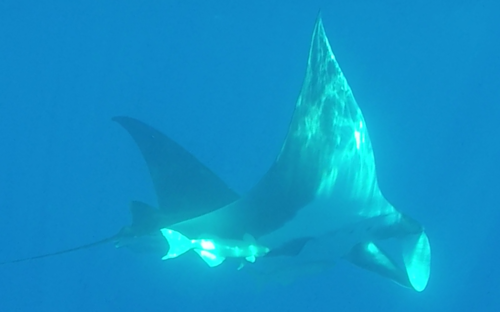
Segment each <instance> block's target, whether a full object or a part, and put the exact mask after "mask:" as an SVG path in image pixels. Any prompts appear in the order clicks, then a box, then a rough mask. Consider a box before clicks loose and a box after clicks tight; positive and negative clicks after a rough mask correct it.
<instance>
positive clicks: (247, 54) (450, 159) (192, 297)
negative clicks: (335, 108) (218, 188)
mask: <svg viewBox="0 0 500 312" xmlns="http://www.w3.org/2000/svg"><path fill="white" fill-rule="evenodd" d="M437 2H438V1H430V0H422V1H413V2H402V1H396V0H385V1H368V0H365V1H359V0H357V1H318V0H316V1H285V0H280V1H278V0H276V1H272V0H265V1H264V0H258V1H246V2H243V1H189V0H184V1H180V0H179V1H177V0H162V1H102V0H100V1H96V0H87V1H23V0H15V1H14V0H6V1H0V211H1V213H2V217H1V218H0V246H1V247H0V261H4V260H9V259H15V258H20V257H27V256H31V255H37V254H40V253H45V252H52V251H56V250H59V249H64V248H70V247H73V246H75V245H79V244H84V243H88V242H91V241H95V240H98V239H101V238H103V237H107V236H110V235H113V234H114V233H115V232H117V231H118V230H119V229H120V227H121V226H123V225H125V224H127V223H128V222H129V221H130V216H129V212H128V204H129V201H130V200H131V199H140V200H143V201H146V202H149V203H151V204H154V203H155V200H156V198H155V194H154V192H153V188H152V184H151V182H150V178H149V175H148V171H147V168H146V166H145V163H144V161H143V159H142V157H141V155H140V153H139V151H138V149H137V148H136V146H135V145H134V143H133V141H132V140H131V139H130V137H129V136H128V134H127V133H126V132H125V131H123V129H121V128H120V127H119V126H118V125H117V124H115V123H114V122H112V121H111V117H113V116H116V115H129V116H133V117H136V118H139V119H141V120H143V121H145V122H147V123H149V124H151V125H154V126H155V127H158V128H159V129H161V130H162V131H163V132H164V133H166V134H168V135H169V136H170V137H172V138H174V139H175V140H176V141H178V142H179V143H181V144H182V145H183V146H185V147H186V148H187V149H188V150H189V151H191V152H192V153H193V154H195V155H196V156H197V157H198V158H199V159H200V160H202V161H203V162H204V163H205V164H207V165H208V166H209V167H210V168H212V169H213V170H214V171H215V172H216V173H217V174H219V175H220V176H221V177H222V178H223V179H224V180H225V181H226V182H227V183H228V184H229V185H231V186H232V187H233V188H235V189H236V190H237V191H239V192H245V191H247V190H248V189H249V188H250V187H251V186H252V185H254V183H256V182H257V181H258V179H259V178H260V177H261V176H262V175H263V174H264V173H265V171H266V170H267V168H268V167H269V165H270V164H271V162H272V161H273V159H274V157H275V156H276V155H277V153H278V151H279V148H280V145H281V142H282V141H283V139H284V136H285V134H286V130H287V126H288V123H289V120H290V117H291V114H292V110H293V107H294V104H295V100H296V97H297V95H298V93H299V90H300V86H301V83H302V79H303V75H304V71H305V65H306V58H307V53H308V48H309V40H310V35H311V32H312V29H313V25H314V20H315V17H316V14H317V12H318V10H319V8H322V12H323V20H324V24H325V28H326V31H327V34H328V36H329V38H330V42H331V44H332V48H333V50H334V53H335V54H336V56H337V59H338V61H339V62H340V65H341V66H342V68H343V71H344V73H345V75H346V76H347V79H348V80H349V83H350V85H351V87H352V89H353V91H354V94H355V96H356V98H357V100H358V103H359V105H360V106H361V109H362V110H363V113H364V116H365V119H366V121H367V123H368V126H369V130H370V136H371V139H372V143H373V145H374V150H375V157H376V161H377V168H378V176H379V182H380V186H381V189H382V191H383V192H384V194H385V195H386V197H387V198H388V199H389V200H390V201H391V202H392V203H393V204H394V205H395V206H396V207H398V209H399V210H401V211H403V212H406V213H408V214H410V215H412V216H413V217H415V218H416V219H418V220H419V221H420V222H421V223H423V224H424V225H425V227H426V232H427V234H428V235H429V237H430V239H431V244H432V248H433V263H432V273H431V279H430V281H429V285H428V288H427V289H426V290H425V291H424V292H423V293H416V292H414V291H411V290H407V289H404V288H401V287H399V286H398V285H396V284H394V283H392V282H390V281H387V280H385V279H382V278H380V277H378V276H375V275H373V274H370V273H368V272H365V271H362V270H359V269H357V268H355V267H352V266H351V265H349V264H347V263H339V265H338V266H337V267H335V268H334V269H333V270H332V271H331V272H329V273H326V274H323V275H319V276H312V277H309V278H305V279H302V280H300V281H299V282H296V283H294V284H292V285H290V286H279V285H270V286H268V287H266V288H264V289H261V290H258V289H257V288H256V287H255V285H254V283H253V282H252V279H250V278H248V277H246V276H244V275H243V274H241V272H235V271H234V270H233V269H229V268H227V267H224V266H221V267H218V268H216V269H209V268H208V267H207V266H206V265H205V264H204V263H202V262H201V261H197V259H194V260H192V259H189V258H186V259H185V261H183V260H182V258H179V259H177V260H179V261H174V260H172V261H171V262H162V261H160V259H158V258H157V257H152V256H151V255H147V254H144V255H143V254H136V253H132V252H130V251H129V250H126V249H119V250H116V249H114V247H113V246H110V245H106V246H101V247H97V248H94V249H91V250H86V251H81V252H77V253H72V254H68V255H64V256H59V257H54V258H48V259H43V260H39V261H33V262H28V263H19V264H14V265H8V266H1V267H0V276H1V278H0V311H2V312H3V311H19V312H21V311H76V312H78V311H141V312H149V311H218V312H220V311H242V312H244V311H384V312H387V311H472V310H474V311H499V310H500V288H499V286H498V281H499V280H500V271H499V269H498V265H497V263H498V261H499V260H500V256H499V251H498V246H499V240H498V236H499V235H500V230H499V229H498V227H499V225H500V210H499V204H500V203H499V200H498V198H497V196H496V195H497V194H498V192H500V190H499V189H500V188H499V186H500V183H499V182H498V179H497V176H498V175H499V174H500V166H499V165H498V159H499V158H500V144H499V143H500V138H499V134H500V130H499V128H498V121H499V120H500V105H499V103H500V88H499V87H498V86H499V85H500V58H499V57H498V55H500V18H499V12H500V4H497V3H498V1H493V0H485V1H480V0H475V1H472V0H469V1H467V0H464V1H439V4H437Z"/></svg>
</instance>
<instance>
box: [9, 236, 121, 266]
mask: <svg viewBox="0 0 500 312" xmlns="http://www.w3.org/2000/svg"><path fill="white" fill-rule="evenodd" d="M116 238H117V237H116V235H115V236H112V237H109V238H105V239H102V240H100V241H97V242H93V243H90V244H86V245H81V246H78V247H73V248H69V249H64V250H60V251H56V252H51V253H47V254H43V255H38V256H34V257H27V258H20V259H15V260H9V261H3V262H0V265H4V264H11V263H19V262H26V261H31V260H38V259H43V258H48V257H53V256H58V255H62V254H67V253H70V252H74V251H78V250H82V249H88V248H92V247H96V246H99V245H103V244H106V243H110V242H114V241H115V240H116Z"/></svg>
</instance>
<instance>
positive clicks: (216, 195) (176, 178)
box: [113, 116, 239, 224]
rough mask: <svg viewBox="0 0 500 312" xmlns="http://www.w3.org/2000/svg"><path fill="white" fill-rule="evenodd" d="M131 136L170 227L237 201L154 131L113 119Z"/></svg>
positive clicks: (122, 118) (211, 175)
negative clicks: (149, 175)
mask: <svg viewBox="0 0 500 312" xmlns="http://www.w3.org/2000/svg"><path fill="white" fill-rule="evenodd" d="M113 120H114V121H116V122H117V123H119V124H120V125H121V126H122V127H123V128H125V130H127V131H128V133H129V134H130V135H131V136H132V138H133V139H134V141H135V143H136V144H137V146H138V147H139V149H140V150H141V153H142V156H143V157H144V160H145V161H146V163H147V165H148V168H149V172H150V174H151V178H152V180H153V185H154V188H155V191H156V195H157V197H158V208H159V210H160V211H162V212H164V213H166V214H168V215H169V218H170V224H174V223H177V222H181V221H184V220H188V219H191V218H194V217H197V216H200V215H203V214H205V213H208V212H211V211H213V210H215V209H218V208H220V207H223V206H225V205H227V204H229V203H231V202H233V201H235V200H236V199H238V198H239V196H238V194H236V193H235V192H234V191H233V190H231V189H230V188H229V187H228V186H227V185H226V184H225V183H224V182H223V181H222V180H221V179H220V178H219V177H218V176H217V175H216V174H215V173H213V172H212V171H211V170H210V169H209V168H207V167H206V166H205V165H203V164H202V163H201V162H200V161H199V160H198V159H196V157H194V156H193V155H192V154H191V153H189V152H188V151H187V150H185V149H184V148H183V147H182V146H180V145H179V144H177V143H176V142H174V141H173V140H171V139H170V138H169V137H167V136H165V135H164V134H163V133H161V132H160V131H158V130H156V129H155V128H153V127H151V126H149V125H147V124H145V123H143V122H141V121H139V120H137V119H134V118H130V117H125V116H118V117H114V118H113Z"/></svg>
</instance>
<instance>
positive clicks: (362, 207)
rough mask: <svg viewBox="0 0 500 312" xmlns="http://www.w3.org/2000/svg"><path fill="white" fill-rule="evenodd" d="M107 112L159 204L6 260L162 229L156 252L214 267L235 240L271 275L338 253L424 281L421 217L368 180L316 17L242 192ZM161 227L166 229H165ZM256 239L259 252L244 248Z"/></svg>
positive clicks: (360, 132) (388, 273)
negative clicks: (286, 114)
mask: <svg viewBox="0 0 500 312" xmlns="http://www.w3.org/2000/svg"><path fill="white" fill-rule="evenodd" d="M114 120H115V121H117V122H118V123H119V124H120V125H122V126H123V127H124V128H125V129H126V130H127V131H128V132H129V133H130V134H131V135H132V137H133V139H134V140H135V142H136V143H137V145H138V146H139V148H140V150H141V152H142V154H143V156H144V158H145V160H146V163H147V165H148V168H149V171H150V174H151V177H152V179H153V183H154V186H155V190H156V194H157V197H158V209H154V208H152V207H150V206H148V205H147V204H144V203H141V202H136V201H135V202H132V204H131V211H132V216H133V222H132V225H130V226H127V227H124V228H123V229H122V230H120V231H119V232H118V233H117V234H116V235H114V236H112V237H110V238H107V239H104V240H101V241H99V242H96V243H92V244H88V245H84V246H81V247H77V248H72V249H69V250H65V251H61V252H56V253H51V254H47V255H42V256H37V257H31V258H26V259H20V260H15V261H10V262H5V263H11V262H20V261H25V260H31V259H37V258H43V257H47V256H52V255H57V254H62V253H66V252H70V251H74V250H79V249H83V248H89V247H92V246H95V245H98V244H103V243H107V242H115V243H116V244H117V245H123V244H124V243H123V242H124V241H126V240H128V239H133V238H136V237H141V236H146V235H154V234H155V233H156V234H158V233H162V234H163V236H164V237H165V238H166V239H167V240H168V246H167V244H165V245H166V246H165V250H167V249H168V250H169V251H168V254H167V255H166V256H165V257H164V259H170V258H174V257H177V256H179V255H180V254H173V253H172V251H173V250H174V251H175V250H182V252H186V251H187V250H190V249H193V250H195V251H196V252H197V253H198V254H199V255H200V256H201V257H202V259H203V260H205V262H207V263H208V264H209V265H210V266H215V265H219V264H220V263H222V261H223V260H224V258H217V256H220V254H216V253H214V252H211V251H210V250H224V252H225V254H224V255H225V256H235V257H238V254H237V253H236V254H235V253H234V251H235V250H237V251H241V250H242V248H241V247H242V246H244V247H245V248H246V249H245V248H243V249H244V252H243V253H242V255H243V256H242V257H244V258H245V259H246V260H248V261H249V262H255V263H253V264H251V265H252V266H254V265H255V268H256V269H259V270H260V269H262V270H263V271H262V272H265V273H266V274H270V275H280V270H293V271H295V272H299V271H301V270H302V271H304V272H305V271H314V272H319V271H322V269H323V268H325V269H327V268H330V267H331V264H332V263H334V262H336V261H337V260H339V259H344V260H347V261H349V262H351V263H353V264H355V265H357V266H359V267H361V268H364V269H367V270H370V271H373V272H376V273H378V274H379V275H381V276H384V277H387V278H389V279H391V280H393V281H395V282H397V283H399V284H401V285H403V286H406V287H410V288H413V289H415V290H416V291H422V290H424V289H425V287H426V285H427V281H428V278H429V275H430V244H429V241H428V238H427V236H426V234H425V232H424V229H423V227H422V226H421V225H420V224H419V223H418V222H416V221H415V220H413V219H411V218H410V217H408V216H406V215H404V214H402V213H401V212H399V211H398V210H396V208H394V207H393V206H392V205H391V204H390V203H389V202H388V201H387V200H386V199H385V198H384V196H383V195H382V193H381V191H380V190H379V188H378V184H377V177H376V170H375V161H374V156H373V151H372V146H371V142H370V139H369V136H368V132H367V127H366V123H365V121H364V118H363V115H362V113H361V110H360V108H359V107H358V105H357V103H356V101H355V99H354V96H353V94H352V91H351V88H350V87H349V85H348V83H347V81H346V79H345V76H344V75H343V73H342V71H341V69H340V67H339V65H338V63H337V61H336V59H335V56H334V55H333V52H332V50H331V47H330V44H329V42H328V38H327V36H326V34H325V30H324V28H323V24H322V20H321V18H320V17H318V19H317V21H316V25H315V28H314V32H313V36H312V41H311V47H310V51H309V58H308V63H307V70H306V77H305V80H304V83H303V86H302V90H301V92H300V95H299V98H298V100H297V103H296V107H295V112H294V114H293V117H292V121H291V124H290V128H289V131H288V134H287V137H286V139H285V142H284V144H283V146H282V148H281V151H280V153H279V155H278V157H277V159H276V160H275V162H274V163H273V164H272V166H271V168H270V169H269V170H268V172H267V173H266V174H265V175H264V177H263V178H262V179H261V180H260V182H259V183H257V185H255V186H254V187H253V188H252V189H251V190H250V192H248V194H245V195H244V196H242V197H239V196H238V195H237V194H236V193H235V192H233V191H232V190H231V189H230V188H229V187H228V186H227V185H226V184H225V183H224V182H223V181H222V180H220V179H219V178H218V177H217V176H216V175H215V174H214V173H213V172H212V171H210V170H209V169H208V168H207V167H205V166H204V165H203V164H201V163H200V162H199V161H198V160H197V159H196V158H195V157H194V156H192V155H191V154H189V152H187V151H186V150H184V149H183V148H182V147H180V146H179V145H177V144H176V143H175V142H173V141H172V140H170V139H169V138H167V137H166V136H164V135H163V134H161V133H160V132H158V131H157V130H155V129H153V128H152V127H149V126H147V125H146V124H144V123H142V122H140V121H138V120H135V119H132V118H129V117H116V118H115V119H114ZM172 234H173V235H175V239H172V237H169V236H168V235H172ZM187 237H190V238H195V239H187ZM244 237H247V238H248V237H251V240H250V241H249V240H248V239H246V240H245V239H243V238H244ZM391 238H395V239H396V240H397V241H399V242H400V243H401V245H402V247H403V248H402V263H403V268H401V266H400V265H399V264H398V262H397V261H396V260H394V259H392V258H391V257H390V256H389V254H388V253H387V252H385V251H383V249H382V248H381V247H380V245H381V243H383V242H384V241H386V240H388V239H391ZM181 242H183V243H181ZM207 242H209V244H208V245H207ZM226 242H231V243H226ZM180 244H191V245H189V246H184V245H183V246H180ZM193 244H194V245H193ZM207 246H208V247H207ZM255 247H257V249H258V250H260V252H259V253H258V254H257V253H256V254H255V255H253V254H251V250H253V249H252V248H255ZM249 250H250V251H249ZM263 250H265V252H262V251H263ZM256 256H257V257H258V258H259V259H258V260H257V261H255V257H256ZM251 270H253V268H251Z"/></svg>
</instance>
